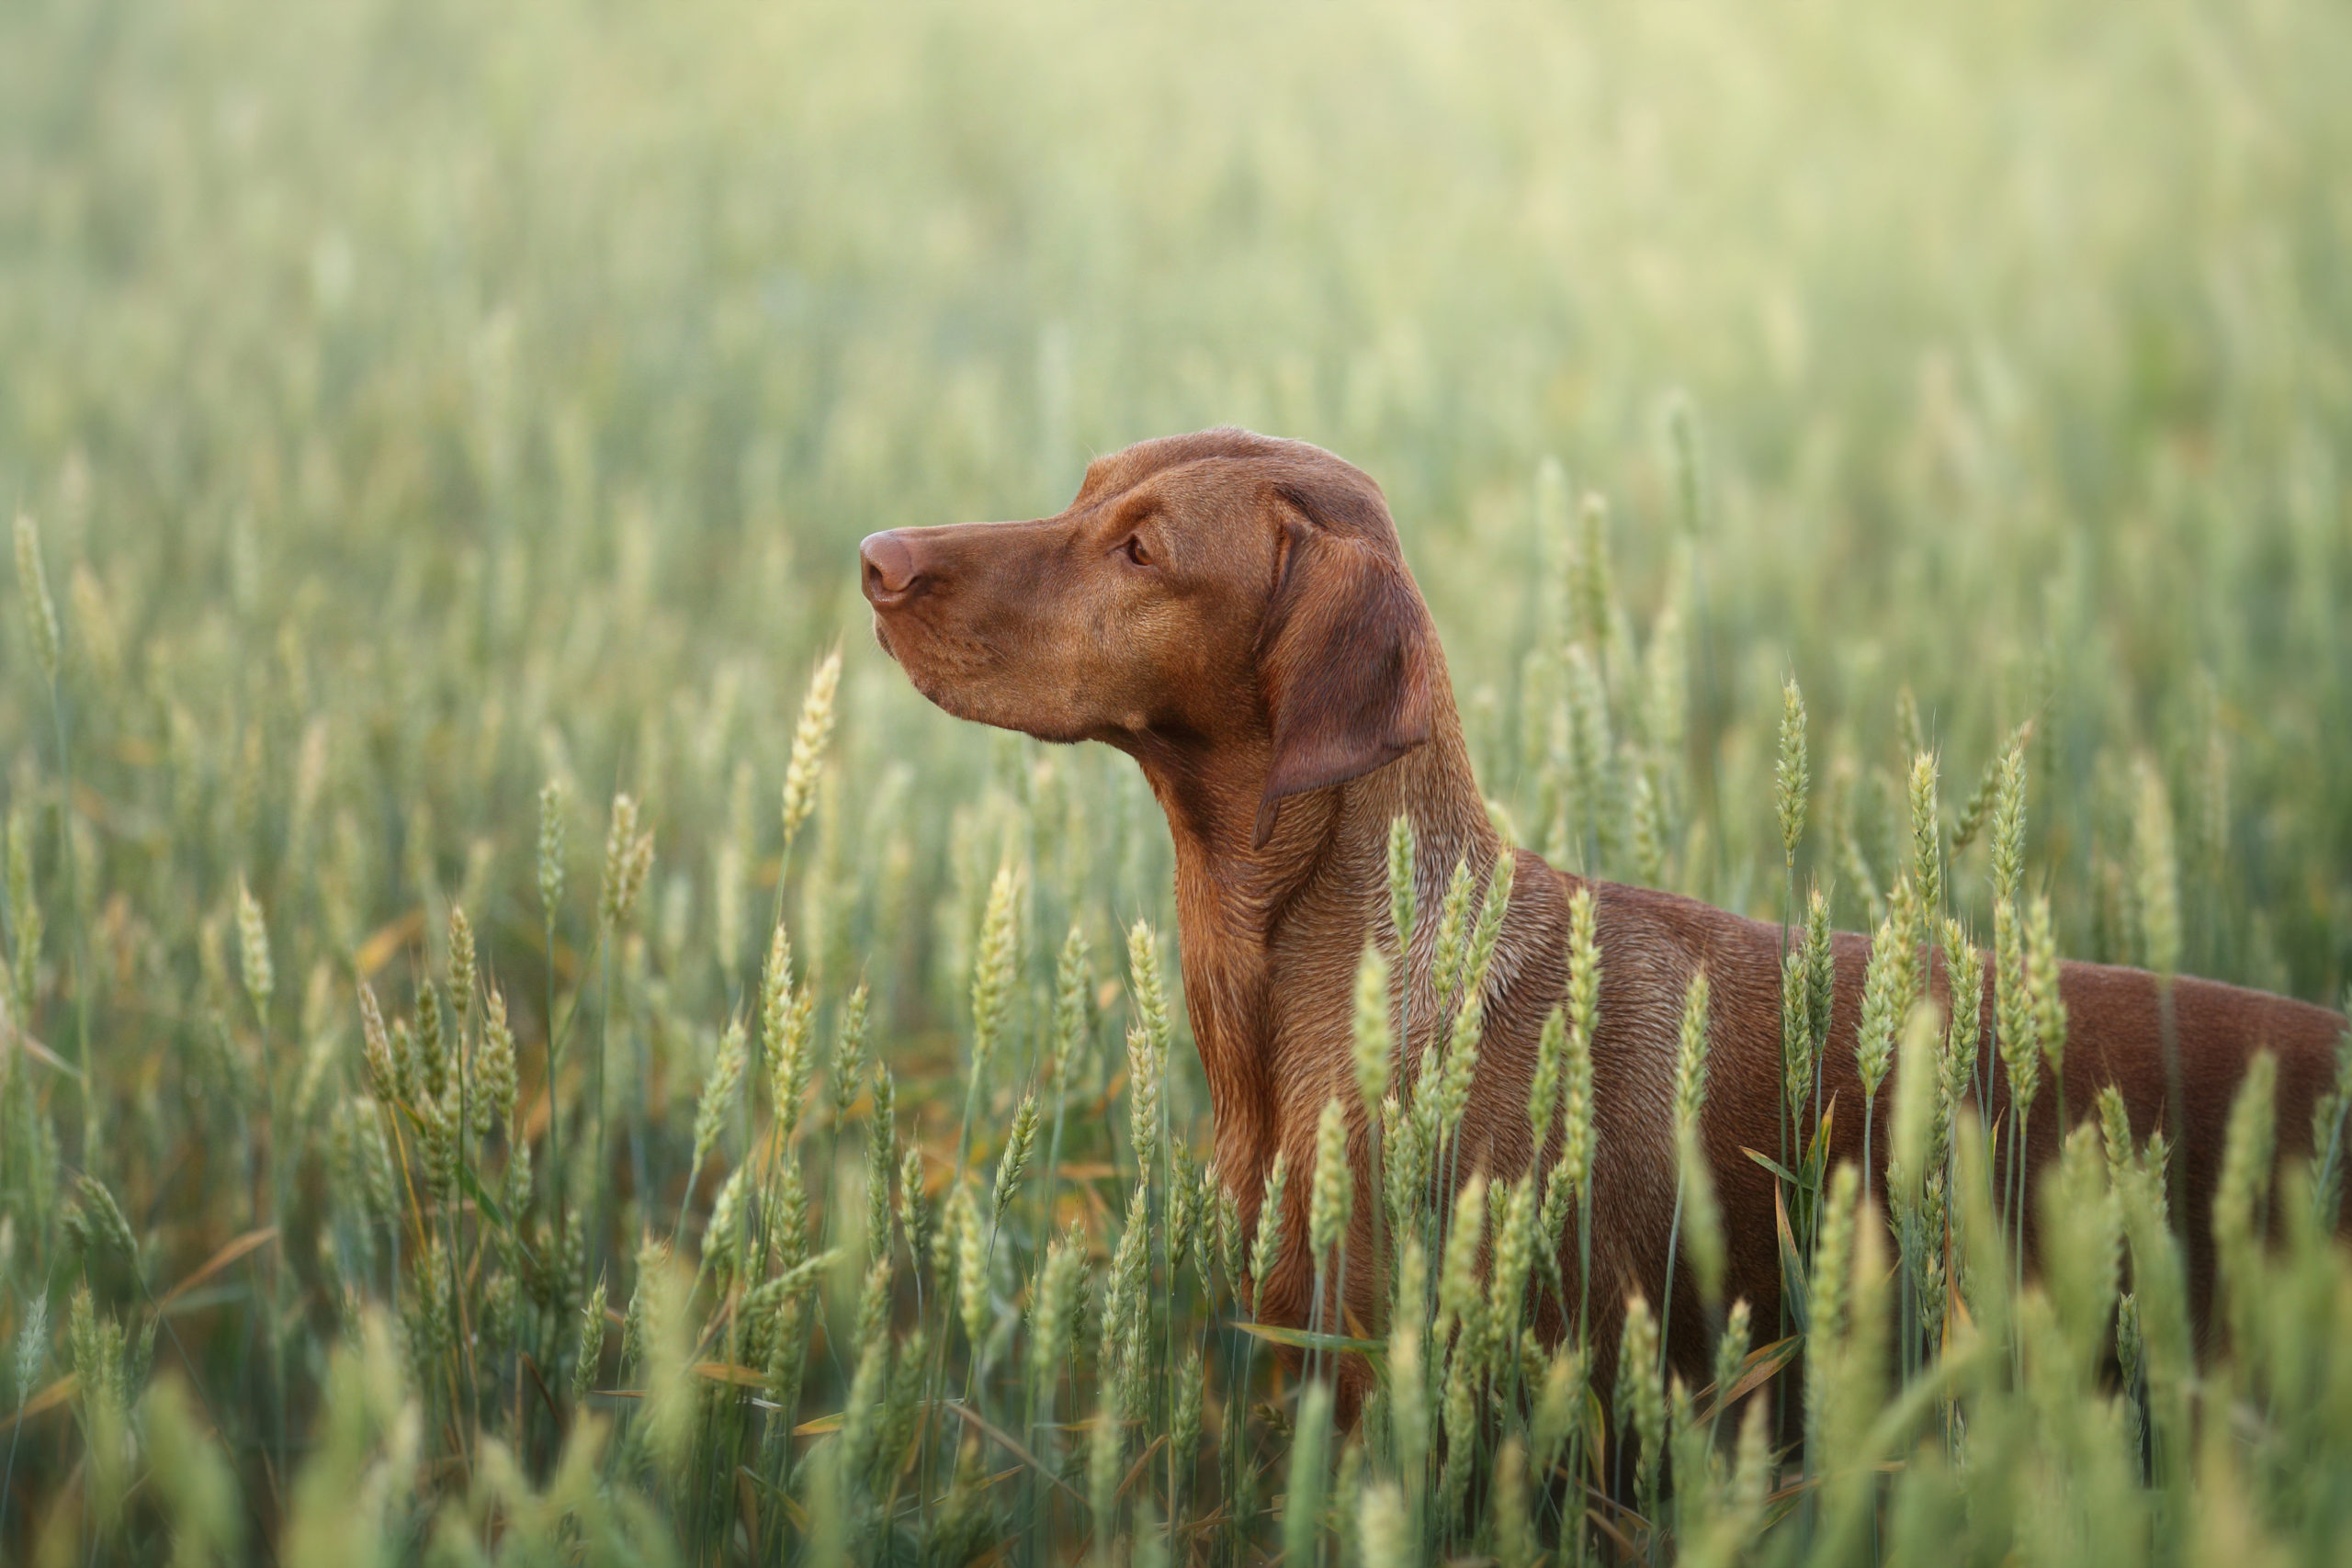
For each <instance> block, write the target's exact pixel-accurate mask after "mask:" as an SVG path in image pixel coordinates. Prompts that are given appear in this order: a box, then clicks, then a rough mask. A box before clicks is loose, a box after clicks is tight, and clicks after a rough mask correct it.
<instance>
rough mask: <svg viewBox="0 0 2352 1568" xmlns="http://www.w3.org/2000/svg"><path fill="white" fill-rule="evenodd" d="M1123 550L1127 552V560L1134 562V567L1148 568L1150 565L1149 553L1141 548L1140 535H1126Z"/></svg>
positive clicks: (1141, 538)
mask: <svg viewBox="0 0 2352 1568" xmlns="http://www.w3.org/2000/svg"><path fill="white" fill-rule="evenodd" d="M1125 548H1126V552H1127V558H1128V559H1129V560H1131V561H1133V562H1135V563H1136V565H1137V566H1149V565H1150V564H1151V552H1150V551H1149V550H1147V549H1145V548H1144V547H1143V536H1142V535H1140V534H1130V535H1128V536H1127V542H1126V546H1125Z"/></svg>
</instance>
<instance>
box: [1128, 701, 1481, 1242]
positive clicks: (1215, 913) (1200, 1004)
mask: <svg viewBox="0 0 2352 1568" xmlns="http://www.w3.org/2000/svg"><path fill="white" fill-rule="evenodd" d="M1443 684H1444V683H1443V679H1442V675H1441V677H1440V680H1439V685H1440V689H1441V692H1442V691H1443ZM1435 706H1436V709H1437V711H1436V712H1435V713H1434V714H1433V715H1432V723H1431V726H1430V730H1431V733H1430V739H1429V740H1428V741H1427V742H1426V743H1425V744H1423V745H1421V746H1419V747H1417V748H1415V749H1414V750H1412V751H1410V752H1408V753H1407V754H1406V755H1405V756H1403V757H1401V758H1399V759H1397V761H1394V762H1391V763H1388V764H1387V765H1386V766H1385V767H1382V768H1378V769H1376V770H1374V772H1372V773H1367V774H1364V775H1363V776H1362V777H1360V778H1356V779H1352V780H1350V781H1348V782H1347V783H1345V784H1334V785H1331V786H1329V787H1327V788H1324V789H1318V790H1309V791H1306V792H1304V793H1302V794H1299V795H1292V796H1290V797H1289V798H1287V799H1285V800H1283V802H1282V803H1281V805H1280V807H1279V810H1278V812H1277V814H1276V817H1275V819H1274V824H1273V829H1272V832H1271V833H1270V834H1269V835H1268V836H1267V839H1266V840H1265V842H1264V843H1262V844H1259V843H1256V842H1255V841H1254V840H1253V834H1254V829H1255V825H1256V819H1257V813H1258V807H1259V803H1260V795H1261V791H1262V788H1263V781H1264V779H1265V777H1266V775H1267V771H1268V768H1269V767H1270V765H1271V755H1270V753H1268V752H1266V751H1264V750H1260V751H1259V752H1258V753H1257V754H1255V755H1251V756H1247V757H1238V756H1236V755H1235V754H1234V750H1233V749H1231V748H1224V749H1220V750H1218V751H1217V752H1216V754H1215V756H1214V757H1213V758H1204V757H1202V756H1201V755H1199V754H1198V753H1194V754H1192V755H1189V756H1188V755H1185V754H1181V753H1178V752H1175V751H1173V750H1170V751H1167V752H1154V751H1144V752H1139V753H1138V755H1137V761H1139V762H1141V763H1142V765H1143V769H1144V773H1145V776H1146V777H1147V778H1148V780H1149V781H1150V783H1151V785H1152V789H1153V792H1154V794H1155V795H1158V797H1159V801H1160V804H1161V806H1162V807H1163V808H1164V809H1165V810H1166V812H1167V815H1168V824H1169V830H1170V836H1171V838H1172V840H1173V841H1174V846H1175V858H1176V910H1177V923H1178V938H1179V943H1180V947H1181V951H1182V967H1183V976H1184V995H1185V1001H1186V1005H1187V1010H1188V1011H1189V1013H1190V1016H1191V1019H1192V1023H1193V1037H1194V1041H1195V1043H1197V1045H1198V1047H1199V1050H1200V1056H1201V1065H1202V1068H1203V1071H1204V1074H1205V1076H1206V1077H1207V1081H1208V1088H1209V1095H1210V1100H1211V1108H1212V1111H1213V1112H1214V1115H1215V1120H1216V1145H1217V1157H1218V1161H1219V1164H1220V1166H1221V1167H1222V1168H1223V1169H1224V1171H1225V1173H1226V1175H1227V1179H1229V1180H1230V1181H1231V1182H1232V1184H1233V1186H1234V1188H1235V1190H1237V1192H1238V1193H1240V1194H1251V1193H1254V1192H1256V1191H1257V1190H1259V1188H1260V1186H1261V1183H1262V1182H1263V1180H1264V1179H1265V1175H1266V1168H1268V1167H1269V1166H1271V1165H1272V1160H1273V1157H1274V1155H1275V1152H1276V1151H1277V1150H1278V1149H1281V1148H1284V1147H1288V1146H1289V1145H1293V1144H1296V1143H1299V1142H1300V1141H1301V1140H1302V1139H1306V1140H1310V1141H1311V1138H1312V1135H1313V1127H1314V1122H1315V1119H1316V1116H1317V1113H1318V1112H1319V1111H1320V1110H1321V1107H1322V1104H1323V1101H1324V1100H1325V1099H1326V1098H1328V1097H1329V1096H1330V1095H1333V1094H1339V1095H1341V1096H1342V1097H1343V1099H1344V1100H1351V1099H1352V1096H1353V1094H1354V1090H1353V1088H1352V1087H1351V1085H1352V1080H1351V1077H1350V1076H1349V1074H1350V1064H1351V1052H1350V1040H1351V1023H1352V1018H1351V997H1352V995H1353V981H1354V977H1355V968H1356V964H1357V963H1358V960H1359V957H1360V955H1361V954H1362V953H1363V945H1364V942H1365V941H1366V939H1367V938H1369V937H1372V936H1374V935H1375V934H1376V933H1385V932H1386V931H1388V929H1389V922H1388V919H1387V910H1388V906H1389V894H1388V840H1389V831H1390V824H1391V823H1392V822H1393V820H1394V819H1395V818H1396V817H1397V814H1398V813H1400V812H1402V813H1404V814H1405V815H1406V817H1407V819H1408V821H1409V822H1410V824H1411V827H1412V829H1413V838H1414V869H1415V875H1414V882H1415V884H1416V888H1415V896H1416V897H1415V901H1416V904H1417V905H1418V907H1419V908H1420V909H1422V910H1426V911H1430V912H1431V913H1432V915H1433V913H1434V911H1435V910H1436V908H1437V907H1438V904H1439V902H1440V900H1441V899H1442V897H1443V895H1444V889H1445V886H1446V883H1447V881H1448V879H1449V878H1450V877H1451V876H1452V875H1453V868H1454V866H1455V865H1456V864H1457V863H1463V864H1467V865H1468V866H1469V868H1470V870H1471V872H1472V874H1473V875H1474V877H1475V878H1476V881H1477V882H1478V884H1479V885H1480V886H1483V885H1484V882H1485V878H1486V875H1487V871H1488V869H1489V868H1490V867H1491V866H1492V864H1493V863H1494V860H1495V857H1496V855H1497V854H1498V852H1500V851H1501V849H1502V841H1501V839H1500V836H1499V835H1498V834H1497V832H1496V831H1495V829H1494V826H1493V824H1492V823H1491V822H1490V821H1489V820H1488V818H1487V809H1486V804H1485V800H1484V798H1483V797H1482V796H1481V795H1480V794H1479V792H1478V786H1477V780H1476V776H1475V775H1474V773H1472V770H1471V766H1470V753H1469V749H1468V747H1467V745H1466V744H1465V743H1464V738H1463V733H1462V725H1461V720H1460V717H1459V716H1458V715H1457V713H1456V712H1455V710H1454V707H1453V702H1452V700H1451V697H1450V696H1445V695H1442V696H1441V698H1440V700H1439V701H1438V703H1437V704H1436V705H1435ZM1418 923H1419V924H1421V925H1427V924H1429V923H1430V922H1429V921H1427V920H1424V921H1420V922H1418ZM1413 948H1414V952H1413V953H1412V954H1411V955H1410V958H1409V961H1408V963H1409V966H1408V978H1409V982H1410V984H1412V985H1413V987H1415V989H1417V990H1422V989H1425V988H1426V987H1427V985H1428V968H1429V964H1430V943H1429V942H1427V941H1416V942H1414V943H1413ZM1290 1153H1291V1164H1292V1166H1293V1168H1297V1167H1298V1166H1299V1165H1300V1163H1301V1161H1302V1159H1303V1158H1304V1157H1306V1150H1305V1149H1304V1148H1291V1150H1290ZM1250 1206H1254V1205H1250Z"/></svg>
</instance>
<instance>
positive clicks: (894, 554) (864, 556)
mask: <svg viewBox="0 0 2352 1568" xmlns="http://www.w3.org/2000/svg"><path fill="white" fill-rule="evenodd" d="M857 558H858V559H859V560H860V561H861V562H863V563H864V566H865V570H863V571H862V572H861V573H860V578H861V580H862V581H863V583H864V585H865V597H866V598H867V600H868V601H870V602H871V603H873V604H879V605H890V604H899V603H902V602H903V601H904V600H905V599H906V598H907V597H908V596H909V595H910V594H911V593H912V592H914V591H915V588H916V586H917V585H918V584H920V583H921V582H922V570H920V569H919V568H918V567H917V566H916V565H915V552H914V550H913V549H912V548H911V547H909V545H908V544H907V542H906V540H904V539H902V538H900V537H899V534H898V532H897V530H895V529H888V530H885V531H884V532H882V533H879V534H868V535H867V536H865V540H864V542H862V543H861V544H860V545H859V546H858V547H857Z"/></svg>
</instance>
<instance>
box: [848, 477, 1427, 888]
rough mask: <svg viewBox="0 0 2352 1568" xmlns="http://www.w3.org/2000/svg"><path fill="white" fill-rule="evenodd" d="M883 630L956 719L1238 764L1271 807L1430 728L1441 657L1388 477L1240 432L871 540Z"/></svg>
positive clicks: (870, 582)
mask: <svg viewBox="0 0 2352 1568" xmlns="http://www.w3.org/2000/svg"><path fill="white" fill-rule="evenodd" d="M859 554H860V556H861V557H862V558H863V576H864V582H865V596H866V598H867V599H868V600H869V601H871V602H872V604H873V605H874V631H875V636H876V638H877V639H878V640H879V641H880V642H881V644H882V647H883V648H884V649H886V650H887V651H888V653H889V654H890V655H891V657H893V658H895V659H896V660H898V661H899V664H900V665H901V666H903V667H904V668H905V670H906V671H907V674H908V677H909V678H910V680H912V681H913V682H914V683H915V687H916V689H917V690H918V691H920V692H922V694H923V695H925V696H927V697H929V698H930V699H931V700H932V701H933V702H934V703H937V704H938V705H940V706H941V707H943V708H944V709H946V710H947V711H948V712H949V713H952V714H955V715H956V716H958V717H962V718H968V719H976V720H978V721H979V722H980V723H983V724H993V725H997V726H1000V727H1001V728H1006V729H1017V730H1020V731H1022V732H1023V733H1024V734H1028V735H1034V736H1035V737H1037V738H1038V739H1045V740H1103V741H1107V742H1109V743H1111V744H1112V745H1114V746H1117V747H1119V748H1121V749H1122V750H1127V751H1130V752H1132V753H1134V754H1136V756H1138V757H1140V758H1143V759H1145V760H1146V761H1151V760H1153V759H1154V758H1155V757H1157V758H1160V759H1164V760H1170V761H1180V762H1188V763H1190V764H1191V765H1192V766H1193V767H1194V768H1200V767H1204V766H1215V767H1216V768H1218V769H1220V770H1221V771H1223V772H1225V773H1228V774H1230V773H1232V771H1233V770H1236V769H1238V770H1240V771H1241V772H1242V773H1244V774H1246V777H1247V779H1248V782H1249V784H1250V787H1254V788H1255V789H1256V790H1257V791H1258V796H1259V804H1258V813H1257V818H1256V824H1255V834H1256V837H1257V838H1258V839H1259V840H1261V841H1262V840H1263V839H1264V837H1265V835H1266V833H1267V832H1268V830H1269V829H1270V828H1271V826H1272V819H1273V809H1274V806H1275V804H1276V803H1277V802H1279V801H1280V800H1282V799H1283V797H1284V796H1286V795H1295V794H1297V793H1299V792H1300V791H1303V790H1310V789H1318V788H1321V787H1323V786H1325V785H1328V784H1340V783H1344V782H1345V781H1347V780H1349V779H1352V778H1355V777H1357V776H1359V775H1361V774H1363V773H1369V772H1370V771H1371V770H1373V769H1374V768H1377V767H1379V766H1381V765H1382V764H1383V763H1385V762H1387V761H1392V760H1394V759H1396V758H1397V757H1400V756H1402V755H1404V754H1405V753H1406V752H1407V751H1408V750H1412V749H1413V748H1414V747H1416V746H1418V745H1419V744H1420V743H1421V742H1422V741H1424V740H1426V739H1429V735H1430V723H1431V717H1432V704H1433V702H1434V700H1435V692H1436V687H1437V683H1438V682H1439V681H1440V680H1442V663H1441V661H1440V660H1439V657H1438V654H1437V648H1436V634H1435V632H1434V630H1433V629H1432V627H1431V626H1430V618H1429V612H1428V610H1427V609H1426V608H1425V607H1424V606H1423V604H1422V603H1421V596H1420V593H1419V590H1417V589H1416V588H1415V587H1414V585H1413V580H1412V576H1411V573H1409V572H1408V570H1406V567H1405V561H1404V557H1403V554H1402V552H1401V551H1400V550H1399V549H1398V547H1397V529H1396V525H1395V524H1394V523H1393V522H1391V521H1390V519H1389V515H1388V508H1387V504H1386V502H1384V501H1383V500H1382V498H1381V493H1380V487H1379V486H1377V485H1375V484H1374V483H1373V481H1372V479H1370V477H1368V476H1367V475H1365V474H1364V473H1363V471H1362V470H1361V469H1358V468H1354V467H1352V466H1351V465H1350V464H1347V463H1344V462H1341V461H1340V459H1339V458H1337V457H1332V456H1331V455H1330V454H1329V453H1328V452H1325V451H1322V450H1320V449H1319V448H1317V447H1314V446H1307V445H1306V443H1304V442H1297V441H1279V440H1274V439H1272V438H1270V437H1267V436H1261V435H1253V434H1250V433H1248V432H1246V431H1240V430H1211V431H1204V432H1203V433H1201V434H1196V435H1178V436H1170V437H1166V438H1164V439H1161V440H1157V441H1146V442H1141V443H1138V444H1137V445H1136V446H1130V447H1128V448H1126V449H1125V451H1123V452H1117V453H1114V454H1113V455H1111V456H1109V457H1101V458H1097V459H1096V460H1095V461H1094V462H1093V463H1092V464H1091V465H1090V466H1089V467H1088V468H1087V471H1086V482H1085V483H1084V484H1083V485H1081V486H1080V488H1079V492H1078V497H1077V499H1076V500H1074V501H1072V502H1070V504H1069V506H1068V507H1067V508H1065V509H1064V510H1063V511H1062V512H1060V513H1057V515H1055V516H1052V517H1047V518H1043V519H1040V520H1038V521H1036V522H1031V523H963V524H952V525H946V526H944V527H936V528H894V529H891V530H889V531H888V532H886V533H880V534H875V535H872V536H868V537H867V539H866V540H865V544H864V545H863V546H862V547H860V550H859Z"/></svg>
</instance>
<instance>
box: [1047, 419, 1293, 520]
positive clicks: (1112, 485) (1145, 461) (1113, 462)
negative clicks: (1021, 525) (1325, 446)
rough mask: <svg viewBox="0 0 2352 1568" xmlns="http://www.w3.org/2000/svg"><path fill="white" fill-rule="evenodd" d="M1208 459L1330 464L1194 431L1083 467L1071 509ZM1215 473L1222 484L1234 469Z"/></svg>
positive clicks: (1288, 448)
mask: <svg viewBox="0 0 2352 1568" xmlns="http://www.w3.org/2000/svg"><path fill="white" fill-rule="evenodd" d="M1213 457H1222V458H1239V459H1249V458H1265V459H1272V460H1275V461H1284V460H1287V461H1288V462H1292V463H1296V462H1304V461H1309V460H1312V459H1314V458H1322V459H1323V460H1325V461H1327V462H1329V461H1335V460H1336V459H1333V458H1331V457H1330V456H1329V454H1328V453H1325V452H1323V451H1322V450H1320V449H1319V448H1317V447H1314V446H1308V445H1307V444H1306V443H1305V442H1303V441H1283V440H1280V439H1278V438H1276V437H1274V436H1271V435H1259V434H1253V433H1252V432H1250V431H1247V430H1237V429H1233V428H1230V427H1223V428H1219V429H1216V430H1202V431H1196V432H1194V433H1193V434H1190V435H1163V436H1159V437H1157V438H1155V439H1153V440H1150V441H1138V442H1136V444H1135V445H1134V446H1126V447H1122V448H1121V449H1120V450H1118V451H1116V452H1110V453H1106V454H1104V455H1103V456H1102V457H1097V458H1095V459H1094V461H1092V462H1091V463H1089V464H1087V465H1086V480H1085V482H1084V483H1083V484H1081V485H1080V486H1079V488H1078V497H1077V499H1076V500H1075V501H1074V502H1071V504H1072V505H1074V506H1088V505H1092V504H1095V503H1097V502H1103V501H1107V500H1109V499H1110V498H1111V497H1113V496H1115V495H1120V494H1124V493H1125V491H1131V490H1133V489H1135V488H1136V486H1137V485H1139V484H1142V483H1143V482H1144V481H1145V480H1147V479H1151V478H1153V477H1155V476H1157V475H1159V474H1162V473H1165V472H1167V471H1168V470H1170V469H1171V468H1184V467H1186V466H1187V465H1190V464H1194V463H1199V462H1201V461H1203V460H1204V459H1206V458H1213ZM1218 467H1219V468H1221V469H1223V470H1224V477H1225V478H1227V479H1228V481H1229V480H1230V479H1231V478H1232V477H1234V474H1235V470H1234V469H1232V468H1227V467H1226V465H1222V464H1220V465H1218Z"/></svg>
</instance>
